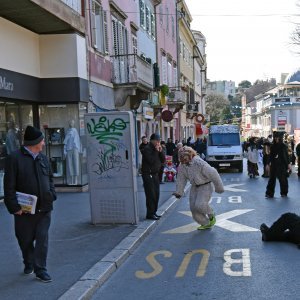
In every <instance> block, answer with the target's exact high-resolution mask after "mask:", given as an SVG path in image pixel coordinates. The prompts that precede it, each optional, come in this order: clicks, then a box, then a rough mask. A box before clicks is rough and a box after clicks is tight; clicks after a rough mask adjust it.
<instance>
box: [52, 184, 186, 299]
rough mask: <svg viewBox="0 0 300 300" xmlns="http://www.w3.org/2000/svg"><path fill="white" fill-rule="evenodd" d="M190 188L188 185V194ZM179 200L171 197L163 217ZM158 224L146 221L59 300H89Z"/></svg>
mask: <svg viewBox="0 0 300 300" xmlns="http://www.w3.org/2000/svg"><path fill="white" fill-rule="evenodd" d="M189 188H190V185H187V186H186V187H185V189H184V193H186V192H187V191H188V190H189ZM177 202H178V199H177V198H175V197H174V196H171V198H169V199H168V200H167V201H166V202H165V203H164V204H163V205H162V206H161V207H160V208H159V209H158V211H157V212H158V214H160V215H161V216H162V217H164V216H165V215H166V213H167V212H168V211H169V210H170V209H171V208H172V207H174V206H175V204H177ZM157 224H158V222H156V221H149V220H145V221H142V222H141V223H140V224H139V225H138V226H137V228H136V229H135V230H134V231H132V232H131V233H130V234H129V235H128V236H127V237H126V238H124V239H123V240H122V241H121V242H120V243H119V244H118V245H117V246H116V247H115V248H114V249H112V250H111V251H110V252H109V253H108V254H107V255H106V256H104V257H103V258H102V259H101V260H100V261H98V262H97V263H96V264H95V265H94V266H93V267H91V268H90V269H89V270H88V271H87V272H86V273H85V274H84V275H83V276H82V277H81V278H80V279H79V280H78V281H77V282H76V283H75V284H74V285H73V286H71V287H70V288H69V289H68V290H67V291H66V292H65V293H64V294H63V295H62V296H60V297H59V298H58V300H70V299H78V300H88V299H90V298H91V297H92V296H93V294H94V293H95V291H96V290H97V289H98V288H99V287H101V286H102V285H103V284H104V282H105V281H106V280H107V279H108V278H109V277H110V276H111V275H112V274H113V273H114V272H115V271H116V270H117V269H118V268H119V267H120V266H121V265H122V264H123V263H124V262H125V261H126V259H127V258H128V257H129V255H131V254H132V253H133V252H134V250H136V249H137V247H138V246H139V245H140V244H141V242H142V241H143V240H144V239H145V238H146V236H147V235H148V234H149V233H150V232H151V231H152V230H153V229H154V228H155V227H156V226H157Z"/></svg>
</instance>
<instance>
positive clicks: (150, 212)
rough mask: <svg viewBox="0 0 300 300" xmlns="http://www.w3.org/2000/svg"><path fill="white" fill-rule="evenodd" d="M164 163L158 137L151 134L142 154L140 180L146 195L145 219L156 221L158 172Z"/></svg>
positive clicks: (157, 217)
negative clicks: (141, 179)
mask: <svg viewBox="0 0 300 300" xmlns="http://www.w3.org/2000/svg"><path fill="white" fill-rule="evenodd" d="M164 162H165V155H164V153H163V150H162V147H161V145H160V136H159V135H158V134H155V133H153V134H152V135H151V137H150V143H149V145H147V146H146V147H145V149H144V152H143V158H142V178H143V183H144V190H145V195H146V206H147V215H146V218H147V219H151V220H158V219H159V218H160V216H158V215H157V214H156V212H157V209H158V201H159V175H158V174H159V171H160V169H161V165H162V164H163V163H164Z"/></svg>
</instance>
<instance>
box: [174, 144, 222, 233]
mask: <svg viewBox="0 0 300 300" xmlns="http://www.w3.org/2000/svg"><path fill="white" fill-rule="evenodd" d="M179 159H180V165H179V168H178V174H177V181H176V192H175V193H174V196H175V197H177V198H180V197H182V195H183V192H184V187H185V185H186V183H187V181H188V180H189V181H190V183H191V185H192V187H191V190H190V199H189V201H190V209H191V212H192V216H193V218H194V220H195V221H196V222H197V223H199V224H200V226H199V227H198V229H199V230H202V229H209V228H212V227H213V226H214V224H215V223H216V218H215V214H214V212H213V209H212V208H211V207H210V206H209V201H210V198H211V195H212V193H213V190H214V189H213V187H214V188H215V192H216V193H223V192H224V186H223V183H222V180H221V177H220V175H219V174H218V172H217V170H216V169H215V168H213V167H211V166H210V165H209V164H208V163H207V162H206V161H204V160H203V159H202V158H200V157H199V156H198V155H197V153H196V151H195V150H194V149H192V148H191V147H187V146H184V147H183V148H182V149H181V150H180V151H179Z"/></svg>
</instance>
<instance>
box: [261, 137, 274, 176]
mask: <svg viewBox="0 0 300 300" xmlns="http://www.w3.org/2000/svg"><path fill="white" fill-rule="evenodd" d="M271 142H272V136H271V135H269V136H268V138H267V139H265V140H264V142H263V152H262V154H263V166H264V172H263V174H262V177H265V178H268V177H269V175H270V166H269V162H270V151H271V150H270V149H271Z"/></svg>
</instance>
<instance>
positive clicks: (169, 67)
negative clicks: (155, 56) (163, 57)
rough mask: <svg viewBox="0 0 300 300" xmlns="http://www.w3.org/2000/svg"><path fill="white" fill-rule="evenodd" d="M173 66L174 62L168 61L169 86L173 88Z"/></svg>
mask: <svg viewBox="0 0 300 300" xmlns="http://www.w3.org/2000/svg"><path fill="white" fill-rule="evenodd" d="M172 73H173V66H172V61H170V60H169V61H168V86H173V76H172V75H173V74H172Z"/></svg>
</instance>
